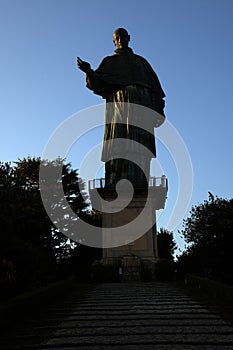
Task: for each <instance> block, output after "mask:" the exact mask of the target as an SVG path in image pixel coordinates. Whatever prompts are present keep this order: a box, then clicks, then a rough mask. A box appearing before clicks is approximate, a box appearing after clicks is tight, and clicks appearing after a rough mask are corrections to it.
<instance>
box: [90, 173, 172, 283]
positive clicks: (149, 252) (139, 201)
mask: <svg viewBox="0 0 233 350" xmlns="http://www.w3.org/2000/svg"><path fill="white" fill-rule="evenodd" d="M101 180H102V181H101V184H102V187H101V186H100V187H99V188H98V192H99V194H100V196H101V197H102V198H103V199H104V200H106V201H108V202H109V204H110V206H112V208H111V209H112V214H110V213H104V211H103V212H102V226H103V227H108V228H109V232H111V228H116V227H119V226H123V225H126V224H127V223H129V222H131V221H132V220H134V219H135V218H137V217H138V215H139V214H140V213H141V211H142V210H145V220H146V221H147V224H148V227H149V230H147V231H146V232H142V235H141V236H140V237H139V238H137V239H135V238H134V237H135V235H134V233H133V232H132V233H130V232H126V236H125V240H124V242H123V245H121V246H117V247H115V244H114V242H111V241H108V242H103V243H107V244H103V246H109V247H110V248H104V249H103V259H102V263H103V264H104V265H105V266H106V265H108V266H112V265H114V266H116V265H118V266H119V268H120V269H121V268H122V272H123V278H122V280H123V281H124V280H127V279H128V280H130V278H129V275H130V271H131V272H132V271H134V273H133V272H132V273H133V275H134V278H133V279H137V278H141V275H146V276H147V279H154V275H155V265H156V262H157V261H158V249H157V236H156V234H157V230H156V210H159V209H163V208H164V206H165V200H166V195H167V181H166V178H165V177H162V178H152V179H150V182H149V188H148V192H147V191H146V192H145V190H143V189H138V190H136V191H135V192H134V197H133V199H132V200H131V202H130V203H129V198H128V196H127V193H125V194H124V196H123V199H122V200H121V205H122V204H124V201H125V203H126V205H125V206H123V207H124V208H125V209H124V210H121V211H119V210H118V208H117V204H115V202H114V199H116V194H115V192H114V191H113V190H111V189H110V188H105V187H104V186H103V184H104V180H103V179H101ZM90 194H91V189H90ZM111 203H112V204H111ZM128 203H129V204H128ZM127 204H128V205H127ZM109 237H110V238H109V239H110V240H111V239H113V238H112V236H111V234H110V235H109ZM105 240H108V237H105ZM111 243H112V245H111ZM111 246H112V247H111ZM134 257H135V259H134ZM126 261H127V263H126ZM136 261H137V263H136ZM138 261H140V268H137V269H136V265H137V264H138ZM130 264H131V266H130ZM137 266H138V265H137ZM126 267H127V268H126ZM136 270H137V272H136ZM139 271H140V272H139ZM126 276H127V277H126ZM136 276H137V277H136Z"/></svg>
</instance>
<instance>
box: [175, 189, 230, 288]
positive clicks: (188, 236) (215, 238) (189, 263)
mask: <svg viewBox="0 0 233 350" xmlns="http://www.w3.org/2000/svg"><path fill="white" fill-rule="evenodd" d="M181 233H182V235H183V237H184V239H185V241H186V242H187V243H188V245H189V246H188V248H187V250H186V251H185V252H184V253H183V254H182V255H181V256H180V257H179V258H178V264H177V266H178V268H179V270H180V271H181V273H182V274H183V275H184V274H185V273H186V272H192V273H196V274H198V275H201V276H203V277H208V278H211V279H215V280H220V281H223V282H226V283H233V270H232V256H233V199H231V200H227V199H222V198H218V197H214V196H213V195H212V194H211V193H209V198H208V200H205V201H204V202H203V203H202V204H199V205H196V206H194V207H192V209H191V211H190V217H189V218H187V219H186V220H184V224H183V230H182V231H181Z"/></svg>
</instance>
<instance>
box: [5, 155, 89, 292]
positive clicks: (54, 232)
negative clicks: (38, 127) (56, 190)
mask: <svg viewBox="0 0 233 350" xmlns="http://www.w3.org/2000/svg"><path fill="white" fill-rule="evenodd" d="M41 163H43V165H44V166H47V167H49V169H50V170H51V171H53V170H54V169H55V168H56V167H57V166H61V165H62V184H63V189H64V194H65V198H66V200H67V202H68V203H69V205H70V206H71V207H72V209H73V210H74V212H75V213H76V214H77V216H78V217H85V216H88V218H89V220H91V213H90V212H88V211H90V210H89V203H88V202H87V195H86V193H85V191H84V182H83V181H82V180H81V179H80V178H79V176H78V173H77V170H73V169H72V168H71V164H70V163H66V164H65V163H64V162H63V160H61V159H57V160H56V161H54V162H48V161H44V160H43V161H41V159H40V158H31V157H28V158H24V159H19V160H18V161H17V162H16V163H15V165H14V166H12V165H11V164H9V163H5V164H2V163H1V164H0V290H1V292H2V294H4V290H5V294H9V290H10V291H11V292H12V291H13V287H14V293H16V292H18V291H22V290H24V289H26V288H28V287H31V286H37V285H41V284H42V285H43V284H46V283H48V282H50V281H53V280H55V279H57V278H59V273H60V272H59V271H60V270H59V269H60V266H61V265H62V263H63V261H65V260H67V259H68V258H70V257H71V256H72V252H73V250H74V248H75V247H76V243H74V242H71V241H70V240H69V239H68V238H67V237H66V236H65V235H63V234H62V233H60V232H59V231H58V229H57V228H56V227H55V226H54V224H53V223H52V222H51V220H50V219H49V217H48V215H47V213H46V211H45V209H44V206H43V203H42V200H41V196H40V188H39V167H40V164H41ZM56 181H57V179H56V178H54V182H56ZM51 201H52V203H55V198H52V199H51ZM59 205H62V203H59ZM66 205H67V204H66ZM65 273H67V271H66V272H65ZM1 287H2V288H1Z"/></svg>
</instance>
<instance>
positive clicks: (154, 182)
mask: <svg viewBox="0 0 233 350" xmlns="http://www.w3.org/2000/svg"><path fill="white" fill-rule="evenodd" d="M148 184H149V187H162V188H168V181H167V178H166V176H165V175H163V176H161V177H152V176H151V177H150V178H149V182H148ZM98 188H100V189H102V188H105V179H104V178H100V179H93V180H89V181H88V190H89V191H90V190H94V189H98Z"/></svg>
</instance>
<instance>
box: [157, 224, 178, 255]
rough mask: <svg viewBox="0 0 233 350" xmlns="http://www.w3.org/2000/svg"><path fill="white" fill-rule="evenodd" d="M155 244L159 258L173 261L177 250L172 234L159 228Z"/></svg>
mask: <svg viewBox="0 0 233 350" xmlns="http://www.w3.org/2000/svg"><path fill="white" fill-rule="evenodd" d="M157 244H158V255H159V258H160V259H167V260H170V261H173V259H174V258H173V254H174V252H175V249H176V248H177V246H176V243H175V241H174V237H173V233H172V232H170V231H168V230H166V229H164V228H161V229H160V231H159V232H158V235H157Z"/></svg>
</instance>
